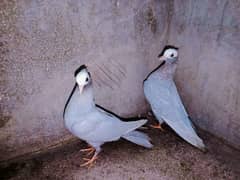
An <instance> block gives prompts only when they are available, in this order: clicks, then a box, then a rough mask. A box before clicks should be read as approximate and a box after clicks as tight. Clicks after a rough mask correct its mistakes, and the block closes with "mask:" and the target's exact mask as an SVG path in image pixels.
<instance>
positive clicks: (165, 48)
mask: <svg viewBox="0 0 240 180" xmlns="http://www.w3.org/2000/svg"><path fill="white" fill-rule="evenodd" d="M167 49H176V50H178V47H176V46H172V45H167V46H165V47H164V48H163V50H162V51H161V53H160V54H159V55H158V57H161V56H163V54H164V52H165V51H166V50H167ZM171 57H173V54H172V55H171Z"/></svg>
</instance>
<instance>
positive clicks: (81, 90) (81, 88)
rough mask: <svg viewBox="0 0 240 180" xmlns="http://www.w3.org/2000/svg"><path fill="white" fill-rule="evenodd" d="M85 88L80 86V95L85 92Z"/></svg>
mask: <svg viewBox="0 0 240 180" xmlns="http://www.w3.org/2000/svg"><path fill="white" fill-rule="evenodd" d="M83 88H84V86H83V85H81V86H79V89H80V94H82V92H83Z"/></svg>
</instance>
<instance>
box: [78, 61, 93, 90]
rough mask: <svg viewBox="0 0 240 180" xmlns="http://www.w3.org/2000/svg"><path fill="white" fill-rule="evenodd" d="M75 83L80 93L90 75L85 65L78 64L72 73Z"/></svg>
mask: <svg viewBox="0 0 240 180" xmlns="http://www.w3.org/2000/svg"><path fill="white" fill-rule="evenodd" d="M74 76H75V79H76V82H77V85H78V86H79V89H80V94H82V91H83V88H84V87H85V86H86V85H88V84H89V83H90V81H91V75H90V73H89V72H88V70H87V66H85V65H82V66H80V67H79V68H78V69H77V70H76V71H75V73H74Z"/></svg>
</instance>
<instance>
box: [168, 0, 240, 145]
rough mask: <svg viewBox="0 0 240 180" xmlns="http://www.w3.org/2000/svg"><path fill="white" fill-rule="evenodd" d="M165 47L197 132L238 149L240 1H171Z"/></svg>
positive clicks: (239, 115)
mask: <svg viewBox="0 0 240 180" xmlns="http://www.w3.org/2000/svg"><path fill="white" fill-rule="evenodd" d="M172 12H173V13H172V18H171V27H170V33H169V34H170V36H169V39H168V42H169V43H171V44H175V45H176V46H179V47H180V61H179V66H178V69H177V74H176V81H177V85H178V87H179V90H180V92H181V95H182V97H183V99H184V103H185V105H186V107H187V109H188V111H189V114H190V116H191V117H192V119H194V121H195V122H196V124H197V125H198V126H200V127H201V128H203V129H205V130H207V131H209V132H211V133H213V134H214V135H216V136H218V137H221V138H223V139H225V140H226V141H227V142H228V143H230V144H232V145H234V146H235V147H237V148H238V149H240V52H239V50H240V1H239V0H218V1H217V0H214V1H210V0H203V1H194V0H181V1H180V0H179V1H178V0H176V1H174V5H173V10H172Z"/></svg>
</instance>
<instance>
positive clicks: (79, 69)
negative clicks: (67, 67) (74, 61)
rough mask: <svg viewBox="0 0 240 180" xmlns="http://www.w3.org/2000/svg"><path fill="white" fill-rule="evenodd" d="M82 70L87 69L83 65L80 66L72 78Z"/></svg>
mask: <svg viewBox="0 0 240 180" xmlns="http://www.w3.org/2000/svg"><path fill="white" fill-rule="evenodd" d="M83 69H87V66H86V65H85V64H83V65H81V66H80V67H79V68H77V69H76V71H75V72H74V76H75V77H76V76H77V74H78V73H79V72H80V71H82V70H83Z"/></svg>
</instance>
